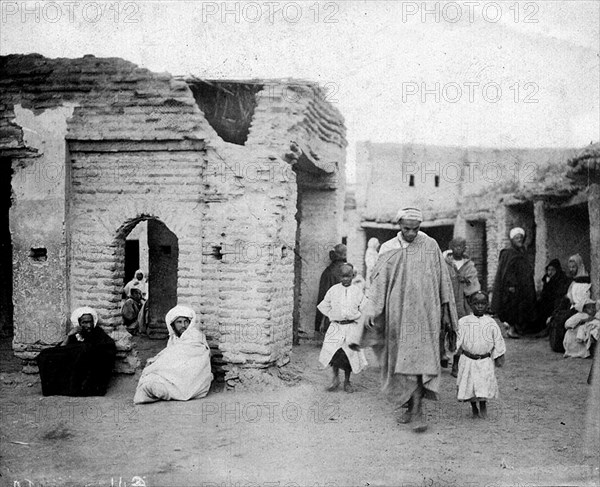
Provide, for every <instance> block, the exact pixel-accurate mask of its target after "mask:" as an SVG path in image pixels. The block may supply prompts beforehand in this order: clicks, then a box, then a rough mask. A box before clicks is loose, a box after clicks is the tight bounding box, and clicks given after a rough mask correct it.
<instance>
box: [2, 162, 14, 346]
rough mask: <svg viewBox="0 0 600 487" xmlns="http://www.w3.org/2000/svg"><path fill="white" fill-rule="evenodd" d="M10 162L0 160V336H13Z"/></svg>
mask: <svg viewBox="0 0 600 487" xmlns="http://www.w3.org/2000/svg"><path fill="white" fill-rule="evenodd" d="M11 164H12V161H11V160H10V159H8V158H6V157H2V158H0V336H3V337H7V336H12V334H13V302H12V293H13V272H12V239H11V235H10V207H11V205H12V185H11V183H12V181H11V179H12V165H11Z"/></svg>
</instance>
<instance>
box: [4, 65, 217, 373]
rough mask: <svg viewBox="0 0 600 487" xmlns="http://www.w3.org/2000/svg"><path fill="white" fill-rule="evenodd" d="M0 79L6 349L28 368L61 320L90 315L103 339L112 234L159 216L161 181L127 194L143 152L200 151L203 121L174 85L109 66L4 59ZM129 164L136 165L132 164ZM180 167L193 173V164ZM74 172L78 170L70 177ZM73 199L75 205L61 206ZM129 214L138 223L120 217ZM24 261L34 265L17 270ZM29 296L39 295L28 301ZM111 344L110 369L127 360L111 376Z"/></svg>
mask: <svg viewBox="0 0 600 487" xmlns="http://www.w3.org/2000/svg"><path fill="white" fill-rule="evenodd" d="M0 68H1V69H0V72H1V73H2V74H1V75H0V83H1V84H2V88H3V89H2V91H1V92H0V106H2V117H1V118H0V153H1V154H0V155H3V156H5V157H10V158H12V159H13V165H14V169H15V173H14V176H13V190H14V192H15V201H14V204H13V208H12V210H13V211H11V227H14V232H13V247H14V251H15V256H16V260H17V261H18V262H20V264H18V265H17V266H16V270H15V274H14V296H13V300H14V304H15V340H14V349H15V353H16V354H17V355H19V356H21V357H22V358H26V359H31V358H33V357H34V356H35V355H36V354H37V352H38V351H39V349H40V348H42V347H44V346H47V345H49V344H52V343H56V342H57V341H59V339H60V338H61V336H62V335H63V334H64V331H65V316H66V315H68V314H69V313H70V310H71V309H72V308H74V307H76V306H79V305H83V304H91V305H92V306H94V305H97V306H98V308H99V314H100V318H101V322H102V324H103V325H104V326H106V327H107V328H108V329H109V331H110V330H114V326H115V325H116V324H117V321H118V320H117V316H118V314H119V311H118V310H119V302H118V301H119V299H118V297H117V292H116V288H121V287H122V279H123V276H122V273H121V271H120V265H121V262H120V260H119V259H121V260H122V257H123V253H124V250H123V249H122V248H121V247H120V243H119V242H118V238H117V235H118V231H119V228H120V227H121V226H123V225H126V224H127V222H128V219H136V218H139V216H140V215H142V214H149V215H150V216H153V215H157V214H158V215H161V213H160V212H159V213H144V212H149V211H151V210H154V209H155V208H157V207H158V206H160V205H159V201H158V200H157V199H156V198H155V194H156V191H155V190H156V188H155V185H156V183H157V182H160V183H162V182H163V175H160V174H159V175H158V178H157V177H154V180H153V181H152V184H151V185H150V186H149V187H148V188H144V191H143V192H140V191H138V192H135V191H131V189H132V188H133V187H134V186H132V184H135V182H136V181H137V180H138V177H139V176H140V174H141V173H143V172H144V171H145V164H146V163H147V162H148V161H149V160H152V159H153V155H152V154H153V152H154V151H158V152H160V151H164V152H165V153H166V154H169V153H170V151H173V150H174V149H181V150H184V151H197V150H199V147H198V142H199V140H200V138H201V133H202V124H203V123H204V124H206V121H204V119H203V118H202V116H201V114H200V112H199V110H198V108H197V107H196V106H195V102H194V99H193V97H192V96H191V93H190V92H189V90H188V88H187V85H186V84H185V83H181V82H176V81H174V80H173V79H172V78H171V76H170V75H165V74H153V73H151V72H149V71H148V70H145V69H140V68H138V67H137V66H135V65H134V64H132V63H129V62H126V61H123V60H120V59H97V58H95V57H93V56H85V57H84V58H81V59H46V58H44V57H42V56H39V55H27V56H18V55H15V56H6V57H3V58H1V59H0ZM206 125H207V124H206ZM65 139H67V140H69V141H70V144H69V146H70V148H71V149H72V150H73V154H72V157H71V156H69V155H68V154H67V152H68V150H67V147H66V143H65ZM156 141H161V142H160V143H158V145H156ZM86 143H87V144H88V145H87V146H85V144H86ZM82 144H83V145H82ZM153 144H154V145H153ZM82 154H85V155H82ZM90 154H95V156H94V155H90ZM99 154H108V155H107V156H106V157H104V156H99ZM131 154H137V155H138V157H137V159H135V157H134V158H133V159H135V160H134V162H133V163H131V161H132V157H131ZM140 154H141V155H140ZM88 155H89V157H88ZM86 157H87V159H86ZM159 159H160V156H159ZM163 159H164V158H163ZM191 159H192V160H193V162H194V163H195V164H196V165H197V166H198V167H200V166H202V163H203V161H202V158H201V157H197V156H196V157H192V158H191ZM65 161H68V162H67V163H66V162H65ZM78 161H83V165H80V166H77V164H78ZM170 162H171V161H169V160H167V161H166V163H167V164H170ZM88 163H89V164H93V165H89V166H88V165H87V164H88ZM183 164H186V163H185V162H184V163H183ZM72 165H73V167H74V168H75V179H76V181H72V172H71V170H72ZM188 165H189V164H188ZM192 166H193V165H192ZM167 170H168V169H167ZM198 172H200V171H198ZM146 175H147V174H146ZM150 176H152V174H150ZM154 176H156V174H155V175H154ZM142 179H143V178H142ZM96 183H98V186H96ZM180 184H181V180H179V181H177V185H180ZM186 184H187V183H186ZM167 187H168V188H171V191H172V190H173V189H174V188H175V186H169V185H168V184H167ZM198 188H201V185H200V184H199V185H198ZM198 188H196V190H195V194H194V197H193V198H192V197H189V195H188V198H190V200H193V201H194V205H198V200H199V197H200V195H201V191H199V190H198ZM78 191H79V192H78ZM128 191H129V193H128ZM73 193H76V194H77V195H78V196H80V199H79V200H78V199H77V198H75V200H74V201H75V205H74V206H73V205H66V204H65V202H72V201H71V196H72V194H73ZM173 193H175V191H172V193H171V194H173ZM171 194H169V197H170V196H171ZM122 195H126V197H121V196H122ZM144 200H153V201H154V207H152V208H150V210H148V208H147V207H146V206H145V205H144V203H143V201H144ZM79 203H83V204H82V206H78V205H79ZM188 203H189V201H188ZM86 205H87V206H86ZM103 205H104V206H103ZM82 207H83V208H85V210H84V211H80V210H81V208H82ZM132 208H133V209H136V210H138V211H139V213H130V214H128V212H127V210H131V209H132ZM88 210H89V212H88ZM115 215H117V216H118V218H115ZM117 220H118V221H117ZM197 221H198V223H199V221H200V220H197ZM86 222H90V225H89V227H88V226H87V224H86ZM198 233H199V232H198ZM71 235H73V236H74V238H73V239H71V238H69V237H70V236H71ZM195 242H196V241H194V243H195ZM123 243H124V242H123ZM104 244H106V246H103V245H104ZM32 249H33V250H32ZM36 249H37V250H36ZM43 249H46V260H45V261H44V260H43V259H44V255H43V254H44V252H43ZM29 253H31V254H32V256H33V257H34V258H35V259H36V260H35V261H33V262H34V263H31V264H30V263H29V261H28V260H27V259H30V257H29ZM73 259H76V261H75V262H73ZM73 273H74V274H73ZM119 279H121V281H120V282H118V280H119ZM32 286H36V288H37V289H38V291H40V290H41V292H37V293H31V288H32ZM90 291H91V292H90ZM113 291H114V292H113ZM119 292H120V289H119ZM32 296H37V297H34V298H33V299H32ZM102 296H104V297H105V298H106V300H103V298H102ZM38 298H39V299H40V300H41V301H40V303H38V302H37V300H38ZM42 323H43V324H42ZM40 329H43V330H44V333H43V334H40V333H39V332H38V331H39V330H40ZM115 338H116V339H117V341H118V343H117V346H118V350H119V356H120V358H123V359H124V360H125V359H128V357H129V358H131V357H133V358H132V360H125V362H126V363H122V364H121V365H123V368H122V371H133V368H134V366H135V365H136V361H135V357H134V356H132V354H130V353H129V352H130V349H131V344H130V343H127V340H126V339H125V338H126V337H125V336H115Z"/></svg>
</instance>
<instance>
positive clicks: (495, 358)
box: [456, 291, 506, 418]
mask: <svg viewBox="0 0 600 487" xmlns="http://www.w3.org/2000/svg"><path fill="white" fill-rule="evenodd" d="M470 305H471V309H472V314H470V315H468V316H464V317H463V318H461V319H460V320H458V333H457V339H456V347H457V349H459V350H461V351H462V355H461V357H460V361H459V364H458V378H457V379H456V384H457V397H458V400H459V401H470V402H471V408H472V410H473V417H476V418H477V417H480V416H481V417H483V418H486V417H487V403H486V401H487V400H488V399H492V398H495V397H498V383H497V381H496V374H495V372H494V367H502V365H504V354H505V353H506V345H505V343H504V338H503V337H502V332H501V331H500V327H499V326H498V324H497V323H496V321H495V320H494V319H493V318H492V317H491V316H490V315H488V314H485V312H486V310H487V307H488V298H487V295H486V294H485V293H483V292H481V291H478V292H476V293H474V294H473V295H472V296H471V299H470ZM478 403H479V408H478Z"/></svg>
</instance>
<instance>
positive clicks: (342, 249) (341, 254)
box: [315, 244, 347, 334]
mask: <svg viewBox="0 0 600 487" xmlns="http://www.w3.org/2000/svg"><path fill="white" fill-rule="evenodd" d="M346 254H347V249H346V246H345V245H344V244H337V245H336V246H335V247H334V248H333V250H331V251H329V259H331V263H330V264H329V265H328V266H327V267H326V269H325V270H324V271H323V273H322V274H321V280H320V281H319V294H318V295H317V303H320V302H321V301H323V299H324V298H325V294H327V291H329V289H330V288H332V287H333V286H335V285H336V284H339V283H340V282H342V266H343V264H344V263H345V262H346ZM328 328H329V318H327V316H325V315H323V313H321V311H319V309H318V308H317V312H316V314H315V331H317V332H320V333H323V334H325V333H327V329H328Z"/></svg>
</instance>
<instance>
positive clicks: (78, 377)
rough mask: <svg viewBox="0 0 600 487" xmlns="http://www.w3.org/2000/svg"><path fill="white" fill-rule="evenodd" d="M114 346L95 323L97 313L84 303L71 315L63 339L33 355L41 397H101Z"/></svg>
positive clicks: (110, 366) (113, 360) (110, 373)
mask: <svg viewBox="0 0 600 487" xmlns="http://www.w3.org/2000/svg"><path fill="white" fill-rule="evenodd" d="M116 353H117V349H116V345H115V342H114V340H113V339H112V338H110V337H109V336H108V335H107V334H106V333H105V332H104V330H102V327H100V326H98V314H97V313H96V310H94V309H93V308H89V307H87V306H84V307H81V308H77V309H76V310H75V311H73V314H71V330H70V331H69V333H68V335H67V337H66V338H65V339H64V341H63V342H62V343H61V344H60V345H58V346H56V347H53V348H47V349H45V350H42V351H41V352H40V354H39V355H38V357H37V363H38V367H39V369H40V378H41V381H42V394H43V395H44V396H55V395H58V396H104V394H106V389H107V387H108V383H109V381H110V378H111V376H112V371H113V367H114V363H115V357H116Z"/></svg>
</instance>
